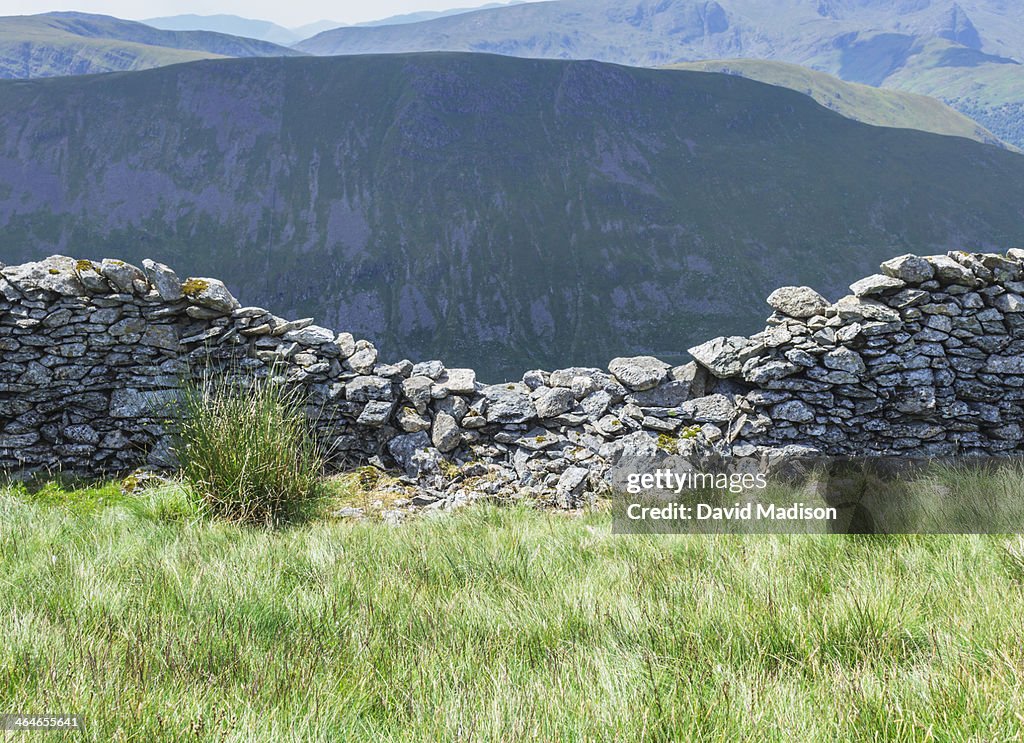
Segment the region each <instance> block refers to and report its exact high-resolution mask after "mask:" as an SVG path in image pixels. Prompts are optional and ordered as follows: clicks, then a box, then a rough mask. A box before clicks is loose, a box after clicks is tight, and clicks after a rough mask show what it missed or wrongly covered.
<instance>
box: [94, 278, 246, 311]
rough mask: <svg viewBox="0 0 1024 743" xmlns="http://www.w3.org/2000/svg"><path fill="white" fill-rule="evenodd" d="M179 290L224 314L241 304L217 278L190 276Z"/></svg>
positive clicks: (193, 299) (197, 302) (193, 300)
mask: <svg viewBox="0 0 1024 743" xmlns="http://www.w3.org/2000/svg"><path fill="white" fill-rule="evenodd" d="M104 275H106V274H104ZM108 278H110V277H109V276H108ZM111 282H112V283H113V280H111ZM181 291H182V294H184V295H185V297H186V298H187V299H188V300H189V301H190V302H192V303H194V304H196V305H198V306H200V307H204V308H206V309H208V310H213V311H214V312H219V313H223V314H225V315H227V314H229V313H230V312H231V311H232V310H236V309H238V308H239V307H240V306H241V305H240V304H239V303H238V300H237V299H235V298H234V297H233V296H232V295H231V292H229V291H228V288H227V287H226V286H224V282H223V281H219V280H218V279H208V278H203V277H192V278H189V279H188V280H186V281H185V283H184V284H182V285H181Z"/></svg>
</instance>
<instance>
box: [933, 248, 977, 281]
mask: <svg viewBox="0 0 1024 743" xmlns="http://www.w3.org/2000/svg"><path fill="white" fill-rule="evenodd" d="M925 260H927V261H928V263H930V264H931V266H932V267H933V268H934V269H935V278H937V279H938V280H939V281H940V282H942V283H943V284H963V285H965V286H974V285H975V284H977V283H978V281H977V279H976V278H975V276H974V274H973V273H971V271H970V269H968V268H966V267H965V266H962V265H961V264H960V263H958V262H957V261H955V260H953V259H952V258H950V257H949V256H946V255H932V256H928V257H927V258H926V259H925Z"/></svg>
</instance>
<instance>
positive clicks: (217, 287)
mask: <svg viewBox="0 0 1024 743" xmlns="http://www.w3.org/2000/svg"><path fill="white" fill-rule="evenodd" d="M181 290H182V292H183V293H184V295H185V296H186V297H188V299H189V301H191V302H193V303H195V304H197V305H199V306H200V307H205V308H206V309H208V310H213V311H214V312H220V313H223V314H225V315H227V314H230V313H231V312H232V311H233V310H236V309H238V308H239V307H241V305H240V304H239V302H238V300H237V299H235V298H234V297H233V296H232V295H231V292H229V291H228V288H227V287H226V286H224V282H223V281H220V280H218V279H210V278H206V277H202V276H199V277H195V276H193V277H191V278H189V279H188V280H187V281H185V283H184V284H182V286H181Z"/></svg>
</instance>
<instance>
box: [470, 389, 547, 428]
mask: <svg viewBox="0 0 1024 743" xmlns="http://www.w3.org/2000/svg"><path fill="white" fill-rule="evenodd" d="M528 391H529V388H528V387H526V386H525V385H516V384H507V385H505V384H495V385H491V386H490V387H485V388H484V389H483V396H484V399H485V400H487V414H486V417H487V421H488V422H489V423H523V422H525V421H528V420H530V419H531V418H535V417H536V416H537V409H536V408H535V407H534V404H533V400H531V399H530V396H529V394H528Z"/></svg>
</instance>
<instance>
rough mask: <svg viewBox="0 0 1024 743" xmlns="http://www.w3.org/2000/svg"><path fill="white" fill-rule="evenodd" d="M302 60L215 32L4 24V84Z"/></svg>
mask: <svg viewBox="0 0 1024 743" xmlns="http://www.w3.org/2000/svg"><path fill="white" fill-rule="evenodd" d="M299 55H301V52H296V51H294V50H292V49H288V48H286V47H282V46H277V45H276V44H269V43H267V42H265V41H256V40H254V39H246V38H241V37H238V36H227V35H225V34H218V33H211V32H209V31H162V30H159V29H155V28H151V27H150V26H146V25H145V24H142V23H135V22H133V21H122V20H120V19H118V18H112V17H110V16H101V15H89V14H85V13H45V14H43V15H34V16H7V17H2V18H0V78H29V77H52V76H58V75H82V74H89V73H95V72H111V71H118V70H140V69H148V68H150V67H159V66H162V65H168V64H174V63H176V62H191V61H194V60H197V59H204V58H211V57H276V56H299Z"/></svg>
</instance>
